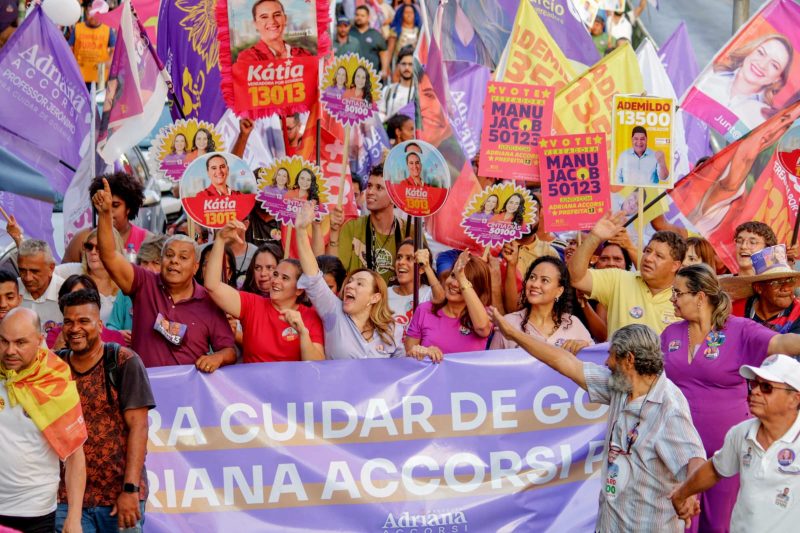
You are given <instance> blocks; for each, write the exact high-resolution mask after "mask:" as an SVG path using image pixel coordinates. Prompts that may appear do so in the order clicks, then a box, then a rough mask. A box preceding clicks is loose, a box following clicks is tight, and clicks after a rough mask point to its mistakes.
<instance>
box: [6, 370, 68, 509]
mask: <svg viewBox="0 0 800 533" xmlns="http://www.w3.org/2000/svg"><path fill="white" fill-rule="evenodd" d="M0 402H2V405H3V408H2V409H0V457H2V462H3V466H2V467H1V468H0V515H5V516H15V517H37V516H44V515H46V514H50V513H52V512H53V511H55V509H56V493H57V492H58V476H59V461H58V456H57V455H56V453H55V452H54V451H53V449H52V448H51V447H50V445H49V444H48V443H47V441H46V440H45V438H44V435H42V432H41V431H40V430H39V428H37V427H36V425H35V424H34V423H33V420H31V419H30V418H28V417H27V416H26V415H25V410H24V409H23V408H22V406H21V405H19V404H17V405H16V406H15V407H11V403H10V402H9V401H8V393H7V392H6V382H5V381H0Z"/></svg>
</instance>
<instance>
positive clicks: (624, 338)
mask: <svg viewBox="0 0 800 533" xmlns="http://www.w3.org/2000/svg"><path fill="white" fill-rule="evenodd" d="M609 351H610V352H612V353H613V354H614V355H615V357H616V358H617V359H618V360H622V359H625V358H626V357H628V354H631V355H633V368H634V369H635V370H636V373H637V374H639V375H640V376H658V375H659V374H661V372H662V371H663V370H664V354H663V353H662V352H661V338H660V337H659V336H658V334H657V333H656V332H655V331H653V329H652V328H650V326H646V325H644V324H628V325H627V326H623V327H621V328H620V329H618V330H617V331H615V332H614V334H613V335H612V336H611V343H610V345H609Z"/></svg>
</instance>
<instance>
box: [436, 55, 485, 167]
mask: <svg viewBox="0 0 800 533" xmlns="http://www.w3.org/2000/svg"><path fill="white" fill-rule="evenodd" d="M445 68H446V70H447V77H448V81H449V84H450V103H451V107H450V113H449V114H450V122H451V123H452V124H453V129H454V130H455V133H456V135H457V136H458V139H459V142H460V143H461V147H462V148H463V149H464V153H466V155H467V157H468V158H469V159H472V158H473V157H475V154H477V153H478V148H479V146H480V141H481V127H482V126H483V113H481V112H479V111H480V110H481V109H483V100H484V99H485V98H486V85H487V84H488V83H489V77H490V75H491V73H490V72H489V69H488V68H487V67H484V66H483V65H478V64H476V63H469V62H467V61H445Z"/></svg>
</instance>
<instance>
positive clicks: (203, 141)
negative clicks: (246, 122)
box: [151, 118, 224, 181]
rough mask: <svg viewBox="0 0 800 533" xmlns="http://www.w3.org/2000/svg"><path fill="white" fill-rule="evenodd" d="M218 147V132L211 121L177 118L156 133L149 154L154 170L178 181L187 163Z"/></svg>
mask: <svg viewBox="0 0 800 533" xmlns="http://www.w3.org/2000/svg"><path fill="white" fill-rule="evenodd" d="M222 146H224V141H223V139H222V135H220V134H219V133H217V131H216V130H215V129H214V125H213V124H211V123H209V122H205V121H200V120H197V119H195V118H193V119H189V120H177V121H175V123H174V124H169V125H167V126H164V127H163V128H161V130H160V131H159V132H158V135H157V136H156V138H155V140H153V147H152V149H151V150H152V151H151V155H152V156H153V157H155V159H156V160H157V161H158V170H160V171H161V172H163V173H164V174H165V175H166V176H167V177H169V178H170V179H171V180H172V181H180V179H181V177H183V173H184V171H185V170H186V167H187V166H188V165H189V163H191V162H192V161H194V160H195V159H197V158H198V157H200V156H202V155H205V154H208V153H211V152H216V151H217V150H218V149H219V148H221V147H222Z"/></svg>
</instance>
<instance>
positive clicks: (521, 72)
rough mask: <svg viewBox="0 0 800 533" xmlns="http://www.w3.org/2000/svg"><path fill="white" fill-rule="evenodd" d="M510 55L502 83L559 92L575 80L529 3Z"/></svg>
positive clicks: (510, 44)
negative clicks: (552, 88) (520, 84)
mask: <svg viewBox="0 0 800 533" xmlns="http://www.w3.org/2000/svg"><path fill="white" fill-rule="evenodd" d="M506 52H507V55H505V57H504V61H505V63H504V65H503V68H504V73H503V76H502V77H501V81H505V82H509V83H524V84H526V85H549V86H551V87H555V89H556V90H559V89H561V88H562V87H564V86H565V85H567V84H568V83H569V82H571V81H572V80H574V79H575V75H576V74H575V71H574V70H573V68H572V64H571V63H570V61H569V60H568V59H567V58H566V56H565V55H564V52H562V51H561V49H560V48H559V47H558V45H557V44H556V42H555V41H554V40H553V37H551V36H550V33H549V32H548V31H547V27H546V26H545V25H544V23H543V22H542V19H540V18H539V15H538V14H537V13H536V10H534V9H533V6H531V3H530V2H528V1H527V0H526V1H524V2H520V3H519V9H517V16H516V18H515V19H514V31H513V33H512V34H511V39H509V41H508V48H507V49H506ZM634 59H635V58H634Z"/></svg>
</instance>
